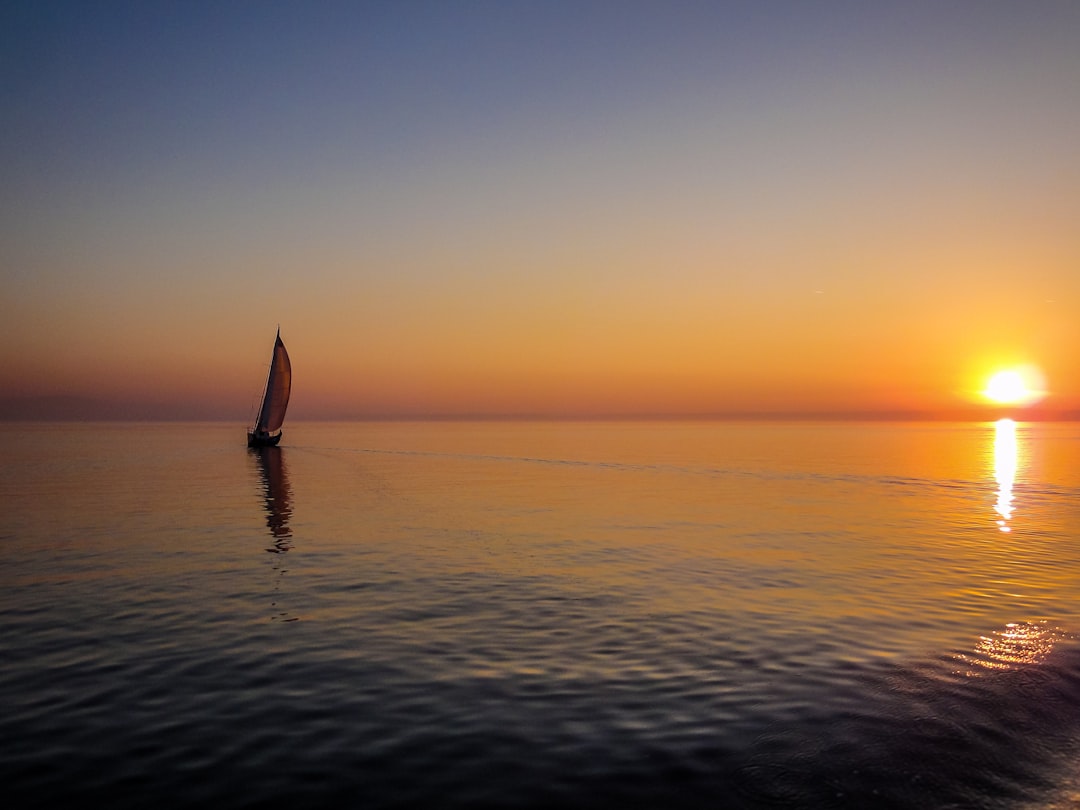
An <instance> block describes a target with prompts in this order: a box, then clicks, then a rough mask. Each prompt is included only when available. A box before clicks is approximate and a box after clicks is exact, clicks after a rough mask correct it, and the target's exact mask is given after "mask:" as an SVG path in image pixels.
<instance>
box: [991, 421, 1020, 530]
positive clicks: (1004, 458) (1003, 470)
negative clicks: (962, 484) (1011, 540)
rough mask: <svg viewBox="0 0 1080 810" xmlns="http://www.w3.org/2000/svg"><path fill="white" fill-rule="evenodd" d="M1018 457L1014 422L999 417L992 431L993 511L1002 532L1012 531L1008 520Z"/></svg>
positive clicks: (1010, 514)
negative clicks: (996, 489)
mask: <svg viewBox="0 0 1080 810" xmlns="http://www.w3.org/2000/svg"><path fill="white" fill-rule="evenodd" d="M1018 459H1019V453H1018V448H1017V441H1016V422H1014V421H1013V420H1012V419H999V420H998V422H997V425H996V426H995V431H994V479H995V480H996V481H997V485H998V493H997V503H995V504H994V511H995V512H997V514H998V521H997V524H998V528H999V529H1001V531H1003V532H1008V531H1012V528H1011V527H1010V526H1009V521H1010V520H1011V519H1012V514H1013V484H1015V483H1016V469H1017V464H1018Z"/></svg>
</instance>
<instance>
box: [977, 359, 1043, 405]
mask: <svg viewBox="0 0 1080 810" xmlns="http://www.w3.org/2000/svg"><path fill="white" fill-rule="evenodd" d="M1043 387H1044V383H1043V379H1042V374H1040V373H1039V371H1038V369H1036V368H1034V367H1032V366H1023V367H1020V368H1008V369H1002V370H1001V371H998V372H996V373H995V374H994V375H993V376H991V377H990V379H989V380H987V382H986V389H985V390H984V391H983V396H985V397H986V398H987V399H989V400H992V401H993V402H996V403H998V404H1000V405H1030V404H1032V403H1033V402H1038V401H1039V400H1040V399H1042V398H1043V397H1044V396H1045V395H1046V392H1045V391H1044V390H1043Z"/></svg>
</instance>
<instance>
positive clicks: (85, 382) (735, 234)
mask: <svg viewBox="0 0 1080 810" xmlns="http://www.w3.org/2000/svg"><path fill="white" fill-rule="evenodd" d="M962 7H964V4H963V3H960V4H957V8H948V9H942V8H938V7H936V6H928V7H927V8H926V9H914V10H909V11H908V12H905V13H903V14H898V12H896V11H885V10H877V11H874V10H870V9H866V10H860V11H857V12H853V11H852V10H851V9H850V8H846V7H843V6H840V5H837V6H835V7H834V6H833V5H832V4H828V3H826V4H820V5H818V4H815V8H814V9H812V10H811V9H807V8H804V7H803V4H793V5H792V6H791V7H790V8H789V9H788V10H787V11H786V12H785V13H783V14H780V13H778V12H776V11H775V10H774V11H773V12H769V11H764V10H754V9H755V8H756V6H755V5H748V6H747V7H746V8H745V9H744V10H743V12H742V13H739V14H733V12H732V11H731V9H729V8H727V7H726V6H725V9H726V10H725V9H721V8H715V9H709V8H708V7H706V8H704V9H699V10H697V11H687V13H686V14H685V15H681V16H680V15H669V14H666V13H664V12H663V10H661V9H659V8H657V9H654V10H650V7H648V6H645V7H643V8H637V7H635V8H634V9H633V10H626V11H625V13H624V12H619V13H617V14H616V12H614V11H612V10H606V11H605V10H604V7H602V6H598V7H596V8H595V9H593V10H592V11H591V12H590V13H588V14H585V15H584V16H583V17H582V18H581V19H580V20H578V21H577V22H576V23H574V24H573V25H571V24H570V23H569V22H567V18H566V16H565V15H561V16H560V14H559V13H558V12H557V10H554V9H551V8H548V7H545V6H541V7H539V8H538V9H533V10H528V11H526V10H522V9H509V8H503V9H501V10H500V7H499V6H498V5H495V6H492V7H490V8H489V7H487V6H482V8H483V9H484V10H483V12H482V13H481V11H480V10H479V9H480V8H481V6H478V7H477V8H476V9H472V10H457V11H451V10H444V11H439V12H437V13H436V12H432V14H431V16H430V18H426V19H425V18H421V19H419V20H414V19H410V20H406V19H404V17H399V16H398V15H397V14H396V13H395V12H393V11H387V12H386V13H385V14H384V15H381V16H379V17H378V19H367V18H366V17H365V12H361V11H355V12H347V11H340V12H335V14H340V15H342V17H341V18H340V19H336V18H333V17H334V15H330V16H329V17H327V16H325V15H324V16H322V17H319V18H318V19H316V18H315V17H314V16H313V17H312V18H311V19H307V18H301V19H289V20H286V19H282V18H281V16H282V15H275V14H268V15H267V19H266V20H264V21H261V22H260V23H258V25H257V26H256V29H257V30H250V29H249V28H248V27H246V26H245V24H244V23H245V21H244V20H242V19H240V18H239V16H237V17H236V19H232V18H228V15H226V18H225V19H218V20H216V21H215V24H218V25H222V26H223V28H222V29H221V31H220V32H219V34H220V37H221V38H222V41H228V42H231V43H232V45H233V46H234V47H232V48H231V49H220V48H215V49H213V50H204V49H203V48H202V46H201V45H199V44H198V42H199V40H197V39H195V38H192V39H189V37H195V36H196V33H197V31H198V30H199V27H200V24H201V23H200V20H199V19H198V15H199V14H200V12H199V11H197V10H195V11H192V12H191V13H192V14H193V15H194V16H193V19H192V21H191V25H190V26H187V27H186V28H183V30H181V31H179V32H169V33H167V32H166V30H165V29H164V28H162V27H160V26H153V25H150V24H149V23H148V22H147V20H148V19H149V18H147V17H141V18H140V20H138V21H126V22H127V23H131V24H130V25H117V24H114V23H117V22H125V21H117V20H109V19H103V20H100V21H96V22H94V23H86V21H84V27H82V28H80V27H79V26H75V25H74V24H65V22H64V21H63V20H58V19H56V18H47V17H46V16H41V17H40V18H39V17H38V16H36V15H35V12H34V11H33V10H32V9H29V10H24V11H23V12H20V14H18V15H15V19H13V20H12V25H11V26H9V31H8V33H7V34H6V35H5V36H6V37H7V39H5V40H4V43H3V44H5V45H10V46H11V48H12V49H13V50H12V51H11V52H12V53H13V54H14V55H13V56H12V58H11V62H10V64H11V66H12V67H11V68H10V69H11V70H12V82H11V83H10V84H11V88H12V89H11V91H10V92H9V93H8V94H7V95H6V96H5V98H6V101H5V102H4V103H6V105H7V107H8V115H7V116H6V117H7V118H8V119H9V120H11V121H15V122H16V124H15V125H14V126H12V127H9V128H8V131H7V132H5V133H4V134H3V135H0V171H2V172H3V174H2V176H4V177H6V178H8V182H7V183H6V185H7V187H8V190H9V193H8V194H7V195H6V197H7V199H6V201H5V202H4V203H3V204H2V208H0V214H2V216H0V228H2V231H0V237H2V238H0V260H2V264H0V271H2V274H3V275H2V277H0V283H2V288H0V289H2V292H3V301H4V304H5V307H4V309H5V317H4V319H3V326H2V327H0V328H2V330H3V335H4V340H3V341H2V344H0V372H2V376H3V379H4V382H5V386H4V388H5V391H4V395H3V396H4V397H6V398H7V399H8V400H10V399H11V398H22V397H30V398H40V397H53V396H59V395H63V396H75V397H90V398H94V399H97V400H101V401H103V402H104V403H121V404H120V405H118V406H117V407H116V408H114V409H113V411H112V412H114V413H116V414H117V415H120V416H125V415H131V414H137V415H140V416H148V417H167V418H176V417H189V418H221V419H238V420H244V419H246V418H248V417H249V415H250V411H251V410H252V408H253V403H254V401H255V399H256V397H257V396H258V394H259V390H260V388H261V385H262V382H263V379H264V376H265V370H266V363H267V362H268V360H269V356H270V348H271V346H272V342H273V336H274V330H275V328H276V327H277V325H278V324H280V325H281V330H282V337H283V339H284V340H285V342H286V345H287V346H288V349H289V352H290V354H291V356H292V360H293V370H294V384H295V388H294V394H293V400H292V406H291V409H290V417H291V418H340V417H363V416H380V417H382V416H403V417H411V416H433V415H438V416H446V415H470V416H474V415H511V416H513V415H553V416H555V415H557V416H576V415H586V416H591V415H626V416H632V415H643V414H668V415H677V414H695V415H697V414H718V415H722V414H729V413H747V412H751V413H763V414H773V413H793V414H805V413H824V412H882V413H896V412H908V411H911V412H921V413H927V414H948V413H960V412H962V411H965V410H966V409H968V408H969V407H970V406H971V405H972V404H973V403H980V402H982V399H981V397H979V396H978V393H977V392H978V391H979V390H980V389H981V388H982V387H983V386H984V384H985V381H986V378H987V377H988V376H989V375H990V373H991V372H993V371H994V370H995V369H997V368H1000V367H1002V366H1004V365H1012V364H1017V363H1034V364H1036V365H1038V366H1039V367H1040V368H1041V369H1042V370H1043V372H1044V374H1045V376H1046V379H1047V381H1048V388H1049V394H1048V396H1047V397H1046V399H1045V400H1044V401H1043V402H1042V403H1041V405H1040V406H1039V408H1041V409H1042V411H1044V412H1048V413H1049V412H1053V413H1058V414H1060V413H1067V414H1068V413H1071V414H1072V415H1074V416H1075V415H1076V414H1077V413H1078V412H1080V359H1078V358H1080V351H1078V349H1080V327H1078V326H1077V323H1078V321H1080V319H1077V317H1076V315H1075V313H1077V312H1080V241H1078V240H1077V239H1076V236H1075V231H1076V227H1075V221H1074V219H1075V217H1074V215H1073V212H1075V211H1076V210H1077V208H1078V203H1080V170H1078V168H1077V167H1078V165H1080V163H1078V162H1077V160H1076V145H1075V144H1076V133H1077V132H1080V105H1076V104H1075V101H1074V99H1075V88H1076V87H1077V86H1080V12H1078V11H1077V10H1076V9H1075V8H1073V7H1071V6H1069V5H1068V4H1061V5H1060V6H1053V5H1051V6H1048V7H1046V8H1044V9H1043V10H1042V11H1043V12H1044V13H1041V14H1040V15H1039V16H1038V17H1037V18H1036V17H1035V16H1033V14H1031V13H1028V11H1027V10H1026V9H1024V8H1015V9H987V8H985V7H984V6H982V5H975V6H972V7H970V8H969V9H968V11H969V12H970V11H971V10H972V9H974V8H978V9H979V13H978V14H975V15H973V14H971V13H965V12H964V11H963V8H962ZM115 13H116V14H118V15H122V14H123V13H124V12H121V11H117V12H115ZM613 15H614V16H613ZM103 16H106V17H107V16H108V15H103ZM150 16H151V17H152V16H153V15H150ZM406 22H408V23H409V24H408V25H406V24H405V23H406ZM87 25H88V26H90V28H89V29H87V28H86V27H85V26H87ZM94 25H97V26H99V28H98V29H94V28H93V26H94ZM138 25H148V26H149V27H148V29H147V30H145V31H141V30H139V28H138ZM526 31H527V32H529V35H528V36H526V35H525V33H524V32H526ZM147 38H149V42H150V44H151V45H153V46H154V47H149V46H148V45H147V41H148V40H147ZM155 38H158V39H155ZM8 40H10V42H9V41H8ZM432 41H437V42H440V43H442V46H441V47H439V48H432V47H430V44H431V42H432ZM316 42H317V43H319V47H318V48H316V47H314V43H316ZM223 52H227V53H229V56H228V58H225V57H224V56H222V55H221V53H223ZM61 53H62V54H63V55H64V58H63V59H61V58H59V57H60V55H61ZM282 53H285V54H292V56H291V57H289V58H286V59H284V62H282V61H281V54H282ZM643 54H645V55H647V58H645V57H644V56H643ZM466 57H468V58H466ZM16 68H18V69H16ZM209 73H213V74H214V75H215V76H216V77H217V78H216V79H215V82H214V83H213V87H209V86H207V85H206V83H205V82H204V81H203V78H202V77H204V76H205V75H208V74H209ZM5 407H6V411H0V413H3V412H7V413H9V414H10V413H16V412H18V411H19V407H20V406H18V404H14V405H13V404H12V403H10V402H8V403H7V405H6V406H5ZM102 407H103V408H104V409H105V411H108V408H109V406H108V405H107V404H106V405H104V406H102ZM23 410H24V411H25V407H23ZM1031 413H1035V411H1031V412H1029V415H1030V414H1031ZM24 415H25V414H24ZM72 415H73V416H77V415H78V410H77V409H76V411H75V413H72Z"/></svg>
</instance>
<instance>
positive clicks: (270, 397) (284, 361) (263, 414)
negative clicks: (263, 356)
mask: <svg viewBox="0 0 1080 810" xmlns="http://www.w3.org/2000/svg"><path fill="white" fill-rule="evenodd" d="M291 389H292V364H291V363H290V362H289V353H288V352H287V351H285V344H284V343H282V342H281V334H280V333H279V334H278V337H277V340H276V341H275V342H274V358H273V360H272V361H271V363H270V376H269V377H268V378H267V379H266V394H265V395H264V396H263V403H262V408H261V409H260V410H259V421H258V422H256V423H255V430H257V431H261V432H266V433H273V432H274V431H275V430H278V429H279V428H280V427H281V423H282V422H284V421H285V409H286V408H288V407H289V391H290V390H291Z"/></svg>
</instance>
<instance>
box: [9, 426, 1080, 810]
mask: <svg viewBox="0 0 1080 810" xmlns="http://www.w3.org/2000/svg"><path fill="white" fill-rule="evenodd" d="M0 434H2V436H3V440H4V446H5V459H4V461H3V463H2V467H0V472H2V479H0V484H2V489H0V507H2V509H3V521H2V524H0V539H2V543H3V545H2V548H3V565H2V567H0V584H2V586H3V587H2V589H0V618H2V620H3V632H2V634H0V695H2V696H3V711H2V714H0V796H3V797H4V798H3V802H4V804H5V806H17V807H37V806H39V807H53V806H62V805H67V806H71V805H75V804H79V805H83V804H88V805H92V804H93V803H95V802H99V803H107V805H108V806H110V807H140V808H142V807H193V806H199V807H215V808H217V807H221V808H233V807H278V806H281V807H318V806H335V807H336V806H350V807H371V808H383V807H399V806H435V807H487V806H490V807H607V806H622V807H658V808H663V807H721V808H725V807H730V808H777V807H779V808H786V807H792V808H796V807H797V808H833V807H836V808H865V807H873V808H877V807H882V808H1053V807H1056V808H1070V807H1076V806H1080V641H1078V635H1077V634H1078V633H1080V598H1078V590H1077V586H1078V585H1080V425H1076V424H1068V425H1024V424H1021V425H1019V426H1010V425H1002V426H996V425H994V424H993V423H987V424H964V425H940V424H933V425H916V424H904V425H902V424H851V425H838V424H830V425H813V424H759V425H755V424H737V423H729V424H725V423H701V424H691V423H670V424H666V423H644V424H631V423H616V424H559V423H547V424H521V423H490V424H377V423H371V424H347V425H325V424H298V425H289V426H287V429H286V436H285V440H284V442H283V445H282V447H281V448H279V449H277V450H266V451H261V452H256V451H248V450H247V449H246V448H245V447H244V431H243V427H242V426H240V427H237V426H227V425H6V426H0Z"/></svg>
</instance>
